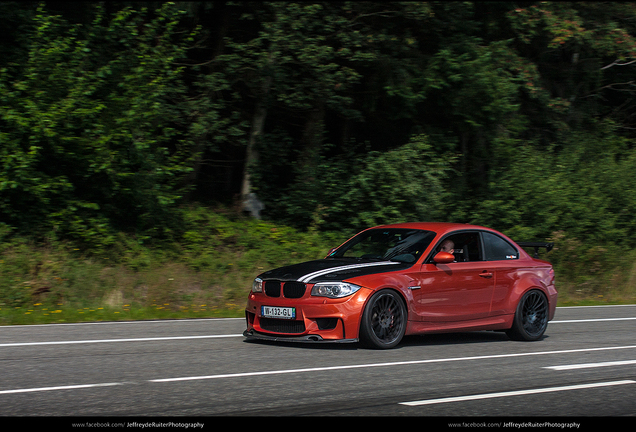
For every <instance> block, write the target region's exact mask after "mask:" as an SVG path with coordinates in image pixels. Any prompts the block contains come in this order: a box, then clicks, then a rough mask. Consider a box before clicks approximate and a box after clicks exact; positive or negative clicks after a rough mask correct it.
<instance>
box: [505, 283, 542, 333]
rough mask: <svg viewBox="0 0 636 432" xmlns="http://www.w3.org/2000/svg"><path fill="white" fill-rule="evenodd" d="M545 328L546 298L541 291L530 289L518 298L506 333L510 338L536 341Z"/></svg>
mask: <svg viewBox="0 0 636 432" xmlns="http://www.w3.org/2000/svg"><path fill="white" fill-rule="evenodd" d="M547 328H548V299H547V297H546V296H545V294H543V293H542V292H541V291H539V290H530V291H528V292H527V293H525V294H524V295H523V296H522V297H521V300H519V304H518V305H517V310H516V312H515V318H514V320H513V323H512V327H511V328H510V329H509V330H507V331H506V334H507V335H508V337H509V338H510V339H512V340H518V341H536V340H539V339H541V337H542V336H543V333H544V332H545V330H546V329H547Z"/></svg>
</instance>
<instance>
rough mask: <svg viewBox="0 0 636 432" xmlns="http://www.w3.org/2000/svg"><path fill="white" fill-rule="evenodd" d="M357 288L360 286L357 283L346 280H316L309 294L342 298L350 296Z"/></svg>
mask: <svg viewBox="0 0 636 432" xmlns="http://www.w3.org/2000/svg"><path fill="white" fill-rule="evenodd" d="M359 289H360V287H359V286H358V285H354V284H350V283H346V282H318V283H317V284H316V285H314V287H313V288H312V289H311V295H312V296H318V297H329V298H342V297H347V296H350V295H351V294H353V293H355V292H356V291H358V290H359Z"/></svg>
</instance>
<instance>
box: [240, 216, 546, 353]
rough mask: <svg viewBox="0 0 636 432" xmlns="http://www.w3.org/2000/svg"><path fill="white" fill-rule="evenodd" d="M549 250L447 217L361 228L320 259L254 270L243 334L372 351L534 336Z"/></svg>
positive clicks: (541, 326)
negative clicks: (541, 255) (448, 335)
mask: <svg viewBox="0 0 636 432" xmlns="http://www.w3.org/2000/svg"><path fill="white" fill-rule="evenodd" d="M552 246H553V245H552V243H541V242H532V243H524V242H519V243H515V242H514V241H512V240H511V239H510V238H508V237H506V236H505V235H503V234H501V233H499V232H497V231H495V230H493V229H490V228H485V227H481V226H476V225H467V224H457V223H402V224H393V225H383V226H377V227H373V228H369V229H366V230H364V231H362V232H360V233H359V234H357V235H355V236H354V237H352V238H351V239H349V240H347V241H346V242H345V243H343V244H342V245H340V246H339V247H337V248H335V249H333V250H332V251H331V252H330V253H329V255H328V256H327V257H325V258H324V259H320V260H315V261H309V262H305V263H301V264H294V265H290V266H286V267H281V268H278V269H274V270H270V271H266V272H265V273H262V274H260V275H259V276H258V277H257V278H256V279H255V280H254V282H253V284H252V289H251V292H250V293H249V296H248V300H247V306H246V310H245V316H246V321H247V329H246V330H245V332H244V336H245V337H246V338H248V339H265V340H274V341H289V342H361V343H363V344H364V345H366V346H369V347H372V348H380V349H386V348H393V347H395V346H396V345H398V344H399V343H400V341H401V340H402V338H403V337H404V335H415V334H423V333H443V332H457V331H462V332H463V331H476V330H495V331H505V332H506V333H507V334H508V336H509V337H510V338H511V339H514V340H526V341H534V340H539V339H541V337H542V336H543V334H544V332H545V331H546V328H547V326H548V321H550V320H551V319H552V318H553V317H554V312H555V308H556V302H557V291H556V289H555V285H554V270H553V269H552V266H551V264H550V263H549V262H547V261H544V260H541V259H538V257H537V255H538V254H537V251H538V248H545V249H546V250H547V251H549V250H550V249H551V248H552ZM523 247H527V248H534V251H535V253H534V255H533V256H531V255H530V254H528V253H527V252H526V251H525V250H524V249H523Z"/></svg>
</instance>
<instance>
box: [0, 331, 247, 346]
mask: <svg viewBox="0 0 636 432" xmlns="http://www.w3.org/2000/svg"><path fill="white" fill-rule="evenodd" d="M239 336H241V337H242V336H243V335H242V334H226V335H202V336H165V337H151V338H130V339H92V340H76V341H73V340H68V341H45V342H10V343H3V344H0V348H4V347H19V346H37V345H72V344H95V343H113V342H156V341H167V340H187V339H217V338H229V337H239Z"/></svg>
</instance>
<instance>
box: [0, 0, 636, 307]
mask: <svg viewBox="0 0 636 432" xmlns="http://www.w3.org/2000/svg"><path fill="white" fill-rule="evenodd" d="M56 8H57V9H56ZM180 8H184V9H186V11H180V10H179V9H180ZM635 18H636V5H635V4H634V3H599V2H590V3H585V2H584V3H569V2H525V3H523V4H521V3H512V2H480V3H476V2H426V3H423V2H391V3H386V2H348V1H344V2H310V3H306V2H301V3H294V2H204V3H200V4H199V3H194V2H185V3H184V2H181V3H177V4H173V3H161V4H159V9H158V10H147V9H146V8H138V7H137V6H133V7H129V6H128V7H127V6H125V5H124V4H120V3H117V4H114V3H113V4H110V3H109V4H104V5H102V4H101V3H99V4H97V3H95V4H87V5H84V6H82V8H78V10H71V8H70V7H68V6H67V5H66V4H65V3H59V2H56V3H51V4H48V5H44V4H42V5H38V4H36V3H31V2H1V3H0V36H2V37H1V38H0V39H1V40H2V42H0V250H2V251H6V250H8V249H7V248H17V246H16V245H14V244H13V243H12V242H13V240H15V239H22V238H24V237H23V236H27V237H28V238H30V239H31V240H32V241H34V242H36V243H35V244H34V245H31V246H28V247H36V245H37V244H47V245H52V244H54V243H55V242H58V241H60V242H61V241H68V242H69V243H68V247H69V248H72V249H75V248H77V249H79V250H80V252H82V253H86V254H87V255H86V256H91V257H93V258H94V259H101V260H104V261H108V262H110V263H113V265H125V266H126V267H127V269H129V270H130V271H133V272H146V271H149V269H153V268H155V267H154V266H155V265H156V263H157V262H162V263H168V262H181V261H179V260H181V257H182V256H183V257H186V258H187V259H186V260H185V261H184V262H181V264H182V265H183V266H185V267H187V268H188V269H189V271H190V270H192V271H196V272H221V273H222V274H224V276H223V277H222V278H221V279H219V280H220V282H218V283H219V284H226V285H228V286H230V287H231V288H229V289H231V290H239V289H240V288H239V285H240V284H241V283H242V282H240V283H238V285H237V282H233V281H234V280H235V278H236V275H237V274H240V273H241V272H243V271H247V268H249V267H250V265H251V264H250V263H252V264H253V263H258V265H259V266H263V267H265V266H270V265H271V264H274V263H278V262H279V259H281V256H279V255H280V254H282V256H284V257H285V259H295V258H298V259H299V260H300V259H304V258H307V257H310V256H311V257H313V256H316V255H319V253H318V252H317V250H318V249H322V245H323V243H324V242H323V240H319V237H320V236H321V235H322V234H323V233H324V232H325V231H331V230H335V231H339V232H341V233H342V232H344V233H346V234H345V237H346V236H348V235H349V234H351V233H353V232H355V231H357V230H358V229H360V228H363V227H366V226H369V225H375V224H379V223H387V222H395V221H406V220H433V219H438V220H451V221H458V222H475V223H480V224H483V225H487V226H492V227H494V228H499V229H501V230H503V231H504V232H506V233H507V234H509V235H511V236H512V237H513V238H515V239H520V240H540V239H550V238H552V239H555V241H557V243H561V244H562V245H561V246H559V247H558V248H557V249H555V251H554V252H551V254H550V255H549V257H550V259H551V260H553V261H554V263H555V265H556V266H557V268H558V271H559V273H560V274H562V275H565V277H566V278H567V279H568V280H569V281H574V282H572V283H583V284H588V285H586V286H592V285H593V286H594V287H595V288H594V289H593V290H592V291H594V290H597V289H601V288H602V287H601V285H602V283H601V282H598V281H600V280H601V279H602V278H603V277H605V278H606V279H607V280H610V279H611V280H613V281H618V280H619V279H616V278H614V276H612V275H611V274H613V273H612V272H614V270H613V269H614V268H620V269H621V270H623V271H626V272H627V273H628V274H631V273H630V272H632V273H633V270H632V269H631V267H629V265H628V264H626V262H624V261H623V260H621V259H619V258H620V255H621V254H620V252H619V251H621V250H627V251H631V250H633V249H634V248H635V247H636V225H634V222H633V217H632V215H633V214H634V211H636V202H635V199H636V198H635V197H636V184H634V176H633V174H632V173H633V171H634V169H635V168H636V167H635V166H634V165H635V164H636V155H635V154H634V151H635V149H636V145H635V141H634V140H635V139H636V134H635V133H634V130H636V104H635V103H634V101H635V100H636V98H634V96H636V87H635V86H634V80H633V76H634V70H635V68H636V20H635ZM250 128H251V129H250ZM248 174H249V175H248ZM246 180H249V182H247V181H246ZM244 183H251V185H250V187H251V190H252V191H255V192H256V193H257V194H258V196H259V198H260V199H261V200H262V201H263V202H264V204H265V210H264V211H263V213H262V214H263V215H264V217H265V218H266V219H268V220H269V221H270V222H260V221H253V220H250V219H248V218H239V217H237V219H236V220H231V218H229V219H228V218H226V217H224V216H220V215H214V214H212V213H209V212H207V211H204V210H201V209H200V208H199V207H197V205H196V202H195V201H194V200H195V199H200V200H202V201H205V202H207V203H217V202H224V203H228V204H229V203H230V202H236V201H238V199H240V198H239V195H240V194H241V191H242V190H243V189H242V185H243V184H244ZM271 221H276V222H278V223H285V224H287V225H288V226H292V227H294V229H292V228H289V229H287V228H280V227H278V226H277V225H269V224H270V223H272V222H271ZM241 224H242V225H243V227H244V228H238V227H239V226H240V225H241ZM296 229H301V230H305V231H306V232H304V233H303V232H301V231H296ZM320 238H321V239H324V238H323V237H320ZM290 239H292V240H290ZM16 241H17V240H16ZM300 242H303V243H302V244H303V245H304V248H301V251H298V250H297V249H296V248H295V245H296V244H298V243H300ZM329 243H331V242H329ZM334 243H335V242H334ZM8 245H12V246H8ZM148 245H152V246H153V247H152V248H148ZM260 245H268V246H269V249H266V250H271V251H276V252H271V254H270V253H267V252H263V250H262V249H259V247H260ZM316 245H320V246H316ZM333 245H335V244H331V245H330V246H333ZM20 247H24V248H26V247H27V246H24V245H22V246H20ZM25 250H26V249H25ZM303 250H305V251H306V254H305V252H302V251H303ZM257 251H258V252H257ZM566 251H567V252H566ZM77 253H79V252H77ZM234 253H237V254H240V257H241V259H240V260H239V259H235V258H232V259H231V260H228V258H227V257H228V256H234V255H232V254H234ZM20 254H22V252H21V253H20ZM277 254H279V255H277ZM625 255H629V253H627V254H625ZM185 262H187V264H185ZM614 263H617V264H616V265H617V267H613V264H614ZM12 266H13V264H12ZM13 268H15V269H21V270H16V273H15V274H11V275H7V277H8V278H9V279H11V278H12V277H13V278H15V277H17V276H16V275H19V274H20V272H24V271H27V272H28V271H32V269H31V270H29V268H26V267H21V265H18V264H16V266H13ZM592 269H604V270H594V271H593V270H592ZM608 272H609V273H608ZM610 273H611V274H610ZM617 273H620V272H619V271H617ZM601 274H603V275H604V276H601ZM78 275H79V273H78ZM84 276H85V277H88V273H86V274H82V277H84ZM9 279H8V280H9ZM62 279H68V280H69V281H70V280H71V279H72V278H66V277H65V278H62ZM239 279H240V280H243V279H249V278H239ZM14 280H15V279H14ZM592 280H593V281H597V282H594V283H591V282H589V281H592ZM630 280H636V279H635V278H631V279H629V278H628V279H626V280H622V282H620V283H624V284H627V285H629V284H630V283H631V282H629V281H630ZM588 282H589V283H588ZM69 283H70V282H64V283H61V282H60V284H61V285H60V286H69ZM151 284H152V283H151ZM159 285H161V284H159ZM161 286H164V285H161ZM168 287H169V286H168V285H165V290H164V291H162V292H163V294H162V295H163V297H165V299H166V301H168V300H170V301H172V300H173V298H172V297H170V295H168V294H166V292H167V290H168ZM18 288H19V284H18V285H16V284H13V285H10V286H9V285H6V286H5V288H3V289H5V291H4V292H5V293H6V295H7V296H9V297H11V298H12V299H14V300H12V302H13V301H15V302H17V303H19V304H23V303H24V302H27V300H28V298H29V295H26V294H25V292H26V291H24V290H22V289H18ZM100 289H101V288H100ZM162 289H163V288H162ZM98 291H99V290H97V291H95V292H98ZM159 291H161V289H160V290H159ZM590 292H591V291H590ZM103 295H107V294H106V293H103ZM126 295H127V294H126ZM184 295H188V294H184ZM95 296H97V294H95ZM233 296H234V294H233V293H232V292H230V293H229V294H227V295H226V297H228V298H233Z"/></svg>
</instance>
